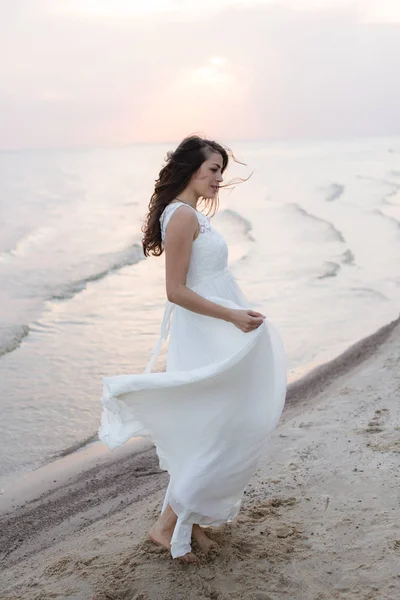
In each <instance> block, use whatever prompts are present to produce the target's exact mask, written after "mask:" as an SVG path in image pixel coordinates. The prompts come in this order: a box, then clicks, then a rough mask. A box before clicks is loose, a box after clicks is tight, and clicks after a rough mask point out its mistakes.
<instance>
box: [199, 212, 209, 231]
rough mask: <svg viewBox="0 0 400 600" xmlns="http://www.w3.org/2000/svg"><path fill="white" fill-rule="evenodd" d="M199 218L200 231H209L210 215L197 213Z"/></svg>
mask: <svg viewBox="0 0 400 600" xmlns="http://www.w3.org/2000/svg"><path fill="white" fill-rule="evenodd" d="M199 215H201V216H200V219H199V225H200V233H205V232H206V231H211V223H210V217H207V216H206V215H203V214H202V213H199Z"/></svg>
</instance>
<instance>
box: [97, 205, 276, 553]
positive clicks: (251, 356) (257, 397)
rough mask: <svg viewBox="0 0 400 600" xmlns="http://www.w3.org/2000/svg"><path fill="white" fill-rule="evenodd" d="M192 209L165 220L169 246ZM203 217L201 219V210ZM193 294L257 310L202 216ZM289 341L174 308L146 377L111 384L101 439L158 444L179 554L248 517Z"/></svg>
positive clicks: (271, 330)
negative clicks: (244, 501) (171, 224)
mask: <svg viewBox="0 0 400 600" xmlns="http://www.w3.org/2000/svg"><path fill="white" fill-rule="evenodd" d="M182 205H183V203H182V202H173V203H172V204H170V205H169V206H167V208H166V209H165V210H164V212H163V214H162V216H161V219H160V223H161V231H162V239H163V240H164V238H165V231H166V227H167V224H168V221H169V219H170V218H171V216H172V214H173V213H174V212H175V210H176V209H177V208H179V206H182ZM193 210H194V209H193ZM195 212H196V215H197V218H198V220H199V223H200V234H199V235H198V237H197V238H196V239H195V240H194V242H193V246H192V254H191V260H190V267H189V272H188V276H187V286H188V287H190V288H191V289H193V290H194V291H195V292H197V293H198V294H200V295H201V296H204V297H206V298H208V299H209V300H212V301H213V302H217V303H219V304H221V305H223V306H229V307H231V308H251V306H249V304H248V302H247V300H246V298H245V296H244V295H243V294H242V292H241V290H240V288H239V286H238V284H237V282H236V281H235V279H234V278H233V276H232V274H231V272H230V271H229V269H228V262H227V261H228V249H227V245H226V243H225V240H224V239H223V237H222V236H221V235H220V234H219V233H218V232H217V231H216V230H215V229H214V228H213V227H212V226H211V224H210V220H209V218H208V217H206V216H205V215H203V214H202V213H199V212H198V211H195ZM168 334H169V335H170V340H169V346H168V354H167V367H166V371H165V372H157V373H151V368H152V364H153V360H154V358H155V356H156V355H157V353H158V352H159V349H160V345H161V342H162V340H163V339H165V338H166V337H167V336H168ZM285 362H286V361H285V353H284V349H283V345H282V341H281V338H280V336H279V334H278V332H277V330H276V329H275V327H274V326H273V324H272V323H271V322H269V321H268V320H267V319H266V320H265V321H264V324H263V325H261V326H260V327H258V328H257V329H255V330H254V331H252V332H250V333H244V332H242V331H240V330H239V329H238V328H237V327H235V326H234V325H232V324H231V323H228V322H226V321H223V320H221V319H214V318H212V317H206V316H204V315H199V314H197V313H194V312H192V311H189V310H187V309H184V308H182V307H181V306H178V305H174V304H171V303H170V302H168V301H167V303H166V307H165V313H164V319H163V322H162V327H161V335H160V339H159V342H158V344H157V345H156V348H155V350H154V355H153V358H152V360H151V361H150V363H149V365H148V366H147V369H146V372H145V373H144V374H137V375H116V376H113V377H104V378H103V396H102V398H101V400H100V402H101V405H102V406H103V411H102V415H101V426H100V429H99V438H100V439H101V440H102V441H103V442H104V443H106V444H107V445H108V446H109V447H110V448H116V447H117V446H120V445H121V444H123V443H124V442H126V441H127V440H128V439H129V438H131V437H134V436H138V435H145V436H148V437H150V438H151V439H152V440H153V442H154V444H155V446H156V450H157V454H158V457H159V460H160V468H162V469H165V470H167V471H168V473H169V475H170V483H169V486H168V489H167V492H166V495H165V499H164V505H163V509H164V508H165V507H166V506H167V504H168V503H169V504H170V505H171V507H172V509H173V510H174V511H175V513H176V514H177V515H178V521H177V524H176V526H175V530H174V534H173V537H172V544H171V554H172V556H173V557H174V558H176V557H178V556H183V555H184V554H186V553H187V552H190V549H191V532H192V525H193V524H194V523H198V524H200V525H205V526H207V525H220V524H222V523H224V522H227V521H230V520H232V519H233V518H234V517H235V516H236V515H237V513H238V511H239V508H240V503H241V497H242V494H243V491H244V489H245V487H246V485H247V483H248V481H249V480H250V478H251V477H252V476H253V474H254V472H255V469H256V465H257V461H258V459H259V457H260V455H261V452H262V449H263V446H264V444H265V442H266V440H267V439H268V434H269V433H270V432H271V431H272V430H273V429H274V428H275V427H276V425H277V422H278V420H279V418H280V415H281V413H282V409H283V406H284V402H285V395H286V364H285Z"/></svg>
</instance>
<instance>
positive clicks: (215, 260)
mask: <svg viewBox="0 0 400 600" xmlns="http://www.w3.org/2000/svg"><path fill="white" fill-rule="evenodd" d="M184 205H186V206H189V204H186V202H171V203H170V204H168V206H167V207H166V208H165V209H164V211H163V213H162V215H161V217H160V225H161V239H162V241H163V242H164V239H165V232H166V228H167V225H168V222H169V220H170V218H171V217H172V215H173V214H174V212H175V210H176V209H177V208H179V207H180V206H184ZM189 208H191V209H192V210H193V211H194V212H195V214H196V217H197V220H198V222H199V225H200V233H199V235H198V236H197V238H196V239H195V240H193V245H192V253H191V256H190V264H189V270H188V274H187V280H186V285H187V286H188V287H189V288H193V287H195V286H197V285H198V284H200V283H202V282H203V281H206V280H208V279H209V278H212V277H214V276H216V277H217V276H218V274H219V273H221V272H222V271H224V270H225V269H226V268H227V267H228V246H227V244H226V242H225V239H224V238H223V237H222V235H221V234H220V233H219V232H218V231H217V230H216V229H214V227H213V226H212V225H211V223H210V218H209V217H208V216H207V215H204V214H203V213H201V212H199V211H198V210H195V209H194V208H192V207H191V206H189Z"/></svg>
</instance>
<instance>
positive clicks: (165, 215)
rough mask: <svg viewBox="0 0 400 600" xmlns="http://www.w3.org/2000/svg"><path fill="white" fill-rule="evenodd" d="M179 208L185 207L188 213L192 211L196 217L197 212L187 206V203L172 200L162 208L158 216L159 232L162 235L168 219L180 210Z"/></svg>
mask: <svg viewBox="0 0 400 600" xmlns="http://www.w3.org/2000/svg"><path fill="white" fill-rule="evenodd" d="M181 206H186V207H187V208H188V209H189V210H190V211H192V212H193V213H194V214H195V215H196V216H197V211H196V210H195V209H194V208H193V207H192V206H190V205H189V204H187V202H180V201H175V200H173V201H172V202H170V203H169V204H168V205H167V206H166V207H165V208H164V210H163V212H162V213H161V216H160V225H161V231H162V232H163V234H164V233H165V229H166V227H167V225H168V222H169V220H170V218H171V217H172V215H173V214H174V213H175V211H176V210H177V209H178V208H180V207H181Z"/></svg>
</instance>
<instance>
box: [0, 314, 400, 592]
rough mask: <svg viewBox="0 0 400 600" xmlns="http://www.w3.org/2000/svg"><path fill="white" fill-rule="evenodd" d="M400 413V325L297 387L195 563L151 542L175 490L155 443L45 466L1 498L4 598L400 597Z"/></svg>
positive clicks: (1, 583)
mask: <svg viewBox="0 0 400 600" xmlns="http://www.w3.org/2000/svg"><path fill="white" fill-rule="evenodd" d="M399 417H400V319H397V321H395V322H393V323H391V324H389V325H387V326H386V327H384V328H382V329H380V330H379V331H378V332H377V333H375V334H374V335H372V336H370V337H368V338H366V339H364V340H362V341H361V342H359V343H357V344H356V345H354V346H352V347H351V348H349V350H348V351H347V352H345V353H344V354H342V355H341V356H339V357H338V358H337V359H335V360H333V361H331V362H330V363H328V364H326V365H324V366H322V367H319V368H318V369H317V370H315V371H313V372H312V373H311V374H310V375H308V376H307V377H305V378H303V379H301V380H300V381H298V382H295V383H294V384H292V385H291V386H290V387H289V391H288V397H287V403H286V407H285V411H284V414H283V417H282V419H281V422H280V424H279V426H278V428H277V430H276V431H275V432H274V435H273V438H272V439H271V442H270V444H269V445H268V448H267V450H266V452H265V455H264V456H263V459H262V461H261V462H260V464H259V468H258V471H257V473H256V475H255V476H254V477H253V479H252V481H251V482H250V484H249V486H248V488H247V490H246V494H245V497H244V502H243V508H242V510H241V513H240V514H239V516H238V518H237V519H235V521H234V522H233V523H232V524H229V525H225V526H224V527H222V528H219V529H214V528H212V529H211V530H210V536H211V537H213V538H214V539H216V540H217V541H218V542H219V544H220V550H219V552H218V554H217V555H215V556H212V557H207V556H204V555H201V553H199V556H200V557H201V562H200V565H196V566H193V565H186V566H185V565H182V564H180V563H179V562H178V561H173V560H172V559H171V557H170V556H169V554H168V552H167V551H164V550H160V549H158V548H157V547H155V546H153V545H152V543H151V542H148V541H147V540H146V532H147V531H148V529H149V527H150V525H151V523H152V522H153V521H154V519H155V518H156V517H157V514H158V511H159V510H160V507H161V501H162V499H163V494H164V490H165V487H166V485H167V474H166V473H164V472H161V471H160V470H159V467H158V462H157V459H156V455H155V452H154V450H153V448H150V447H149V446H148V445H146V444H143V445H142V447H138V446H137V445H130V444H126V445H125V447H122V448H120V449H118V450H117V451H114V452H113V453H111V452H109V451H108V450H107V449H105V450H104V451H103V453H102V454H101V456H96V457H95V458H92V461H91V462H90V461H87V462H86V464H85V468H82V469H81V471H80V472H77V473H73V472H72V471H71V472H69V471H68V468H66V467H65V468H64V467H63V468H62V469H61V468H60V472H59V473H58V475H57V476H55V473H56V471H54V473H52V477H53V475H54V477H53V478H52V479H51V482H50V478H49V476H48V477H47V480H46V482H44V481H43V480H41V479H40V470H37V471H35V472H34V473H33V474H31V479H30V480H28V482H29V481H30V482H31V483H30V484H29V483H28V486H27V484H26V483H25V488H24V490H23V491H21V489H17V488H15V489H14V490H5V493H4V494H3V495H2V496H0V506H1V507H2V510H1V515H0V531H1V535H0V567H1V573H0V598H1V600H17V599H18V600H21V599H24V600H45V599H47V598H60V599H65V600H67V599H68V600H86V599H87V600H90V599H92V598H96V600H203V599H212V600H217V599H218V600H228V599H239V598H240V599H243V600H278V599H279V600H323V599H326V600H330V599H336V598H338V599H346V600H352V599H354V600H355V599H357V600H375V599H379V600H381V599H382V600H384V599H387V600H389V599H390V600H395V599H398V598H399V597H400V470H399V463H400V418H399ZM63 464H64V465H65V464H66V463H63ZM53 469H54V466H53ZM61 471H62V472H61ZM48 473H49V471H48ZM35 482H36V483H35ZM194 550H195V551H196V547H195V546H194Z"/></svg>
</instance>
